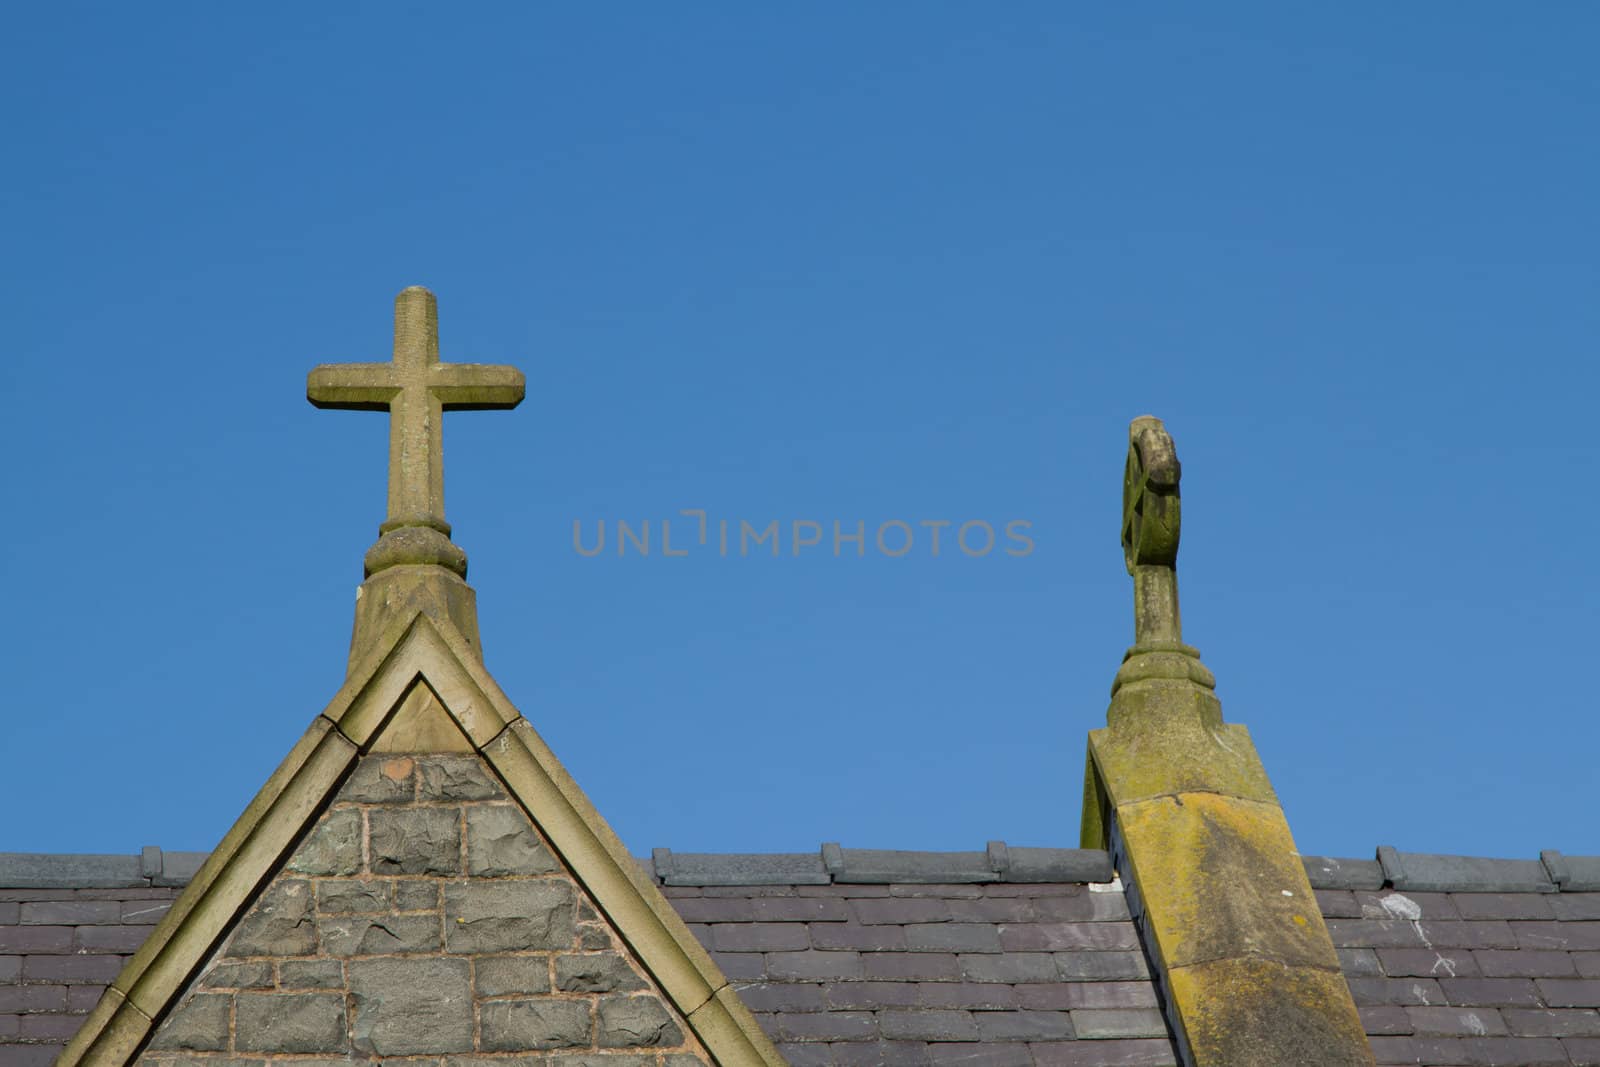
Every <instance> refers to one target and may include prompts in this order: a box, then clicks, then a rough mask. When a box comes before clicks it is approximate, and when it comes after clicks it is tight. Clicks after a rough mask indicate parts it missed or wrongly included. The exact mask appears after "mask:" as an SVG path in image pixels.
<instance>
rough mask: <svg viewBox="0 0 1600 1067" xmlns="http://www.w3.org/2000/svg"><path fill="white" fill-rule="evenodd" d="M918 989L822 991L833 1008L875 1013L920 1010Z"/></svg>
mask: <svg viewBox="0 0 1600 1067" xmlns="http://www.w3.org/2000/svg"><path fill="white" fill-rule="evenodd" d="M928 984H929V985H934V984H943V983H932V982H930V983H928ZM921 988H922V987H921V985H920V984H919V983H917V982H829V983H828V984H827V985H825V986H823V987H822V992H823V998H824V999H825V1000H826V1001H827V1003H828V1006H829V1007H830V1008H832V1009H844V1010H852V1009H854V1010H862V1011H877V1010H879V1009H881V1008H915V1007H919V1006H920V1005H921ZM742 995H743V994H741V996H742Z"/></svg>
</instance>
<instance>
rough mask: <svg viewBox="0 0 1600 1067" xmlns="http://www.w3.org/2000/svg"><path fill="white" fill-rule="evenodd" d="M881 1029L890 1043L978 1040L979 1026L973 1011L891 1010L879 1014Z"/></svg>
mask: <svg viewBox="0 0 1600 1067" xmlns="http://www.w3.org/2000/svg"><path fill="white" fill-rule="evenodd" d="M878 1027H879V1029H880V1030H882V1032H883V1036H884V1037H885V1038H887V1039H888V1040H890V1041H977V1040H978V1039H979V1038H978V1024H977V1023H976V1022H974V1021H973V1018H972V1013H971V1012H969V1011H942V1010H928V1011H920V1010H912V1011H905V1010H901V1009H898V1008H891V1009H887V1010H885V1011H880V1012H878Z"/></svg>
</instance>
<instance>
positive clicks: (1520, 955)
mask: <svg viewBox="0 0 1600 1067" xmlns="http://www.w3.org/2000/svg"><path fill="white" fill-rule="evenodd" d="M1472 955H1473V956H1474V957H1476V958H1477V961H1478V967H1479V969H1480V970H1481V971H1482V972H1483V974H1484V975H1485V976H1486V977H1489V978H1576V977H1577V976H1578V969H1577V968H1576V967H1574V966H1573V964H1572V957H1571V956H1570V955H1568V954H1567V953H1565V952H1555V951H1539V950H1536V949H1530V948H1525V949H1522V950H1521V951H1517V952H1512V951H1508V950H1505V949H1493V948H1482V949H1479V950H1478V951H1476V952H1474V953H1473V954H1472Z"/></svg>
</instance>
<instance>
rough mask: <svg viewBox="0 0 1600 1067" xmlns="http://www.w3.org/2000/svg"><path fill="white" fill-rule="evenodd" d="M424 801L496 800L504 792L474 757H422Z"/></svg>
mask: <svg viewBox="0 0 1600 1067" xmlns="http://www.w3.org/2000/svg"><path fill="white" fill-rule="evenodd" d="M418 763H419V764H420V765H421V769H422V786H421V794H420V795H421V798H422V799H423V800H434V801H437V800H496V799H499V798H502V797H504V796H505V795H506V794H505V790H503V789H501V788H500V783H499V782H498V781H496V780H495V778H494V776H493V775H492V774H491V773H490V772H489V768H488V767H487V766H485V765H484V762H483V761H482V760H481V759H479V758H478V757H477V756H424V757H422V758H421V759H419V760H418Z"/></svg>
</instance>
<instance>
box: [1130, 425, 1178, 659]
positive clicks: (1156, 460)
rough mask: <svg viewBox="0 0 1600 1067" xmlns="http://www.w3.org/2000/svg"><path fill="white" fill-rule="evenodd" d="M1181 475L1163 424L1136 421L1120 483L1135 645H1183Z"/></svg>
mask: <svg viewBox="0 0 1600 1067" xmlns="http://www.w3.org/2000/svg"><path fill="white" fill-rule="evenodd" d="M1182 473H1183V472H1182V468H1181V467H1180V465H1179V464H1178V453H1177V449H1175V448H1174V447H1173V444H1172V437H1171V435H1169V434H1168V433H1167V428H1166V427H1165V426H1164V425H1162V423H1161V420H1160V419H1158V418H1155V417H1154V416H1151V415H1141V416H1139V417H1138V418H1137V419H1134V420H1133V424H1132V425H1131V426H1129V427H1128V463H1127V467H1126V469H1125V471H1124V473H1123V478H1122V555H1123V559H1124V560H1125V561H1126V563H1127V565H1128V573H1129V574H1131V575H1133V590H1134V593H1133V596H1134V644H1135V645H1136V646H1141V645H1142V646H1149V645H1153V644H1166V643H1177V642H1181V641H1182V640H1183V623H1182V620H1181V619H1180V617H1179V615H1178V574H1177V569H1178V534H1179V527H1180V525H1181V516H1182V510H1181V506H1180V500H1179V495H1178V480H1179V478H1180V477H1181V476H1182Z"/></svg>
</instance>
